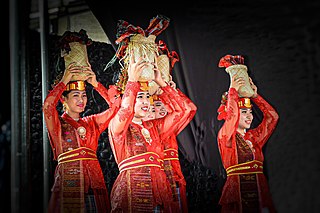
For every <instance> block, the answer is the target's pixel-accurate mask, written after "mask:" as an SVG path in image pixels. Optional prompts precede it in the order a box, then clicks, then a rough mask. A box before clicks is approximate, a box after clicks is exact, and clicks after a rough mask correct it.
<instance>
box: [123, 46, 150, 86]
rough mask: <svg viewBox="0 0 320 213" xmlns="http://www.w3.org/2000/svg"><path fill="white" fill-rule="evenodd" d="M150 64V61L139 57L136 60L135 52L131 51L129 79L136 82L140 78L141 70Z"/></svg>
mask: <svg viewBox="0 0 320 213" xmlns="http://www.w3.org/2000/svg"><path fill="white" fill-rule="evenodd" d="M147 66H148V62H146V61H145V60H143V58H142V57H139V58H138V60H137V61H135V60H134V52H133V51H132V52H131V56H130V62H129V66H128V81H133V82H136V81H138V80H139V78H140V75H141V72H142V70H143V69H145V68H146V67H147Z"/></svg>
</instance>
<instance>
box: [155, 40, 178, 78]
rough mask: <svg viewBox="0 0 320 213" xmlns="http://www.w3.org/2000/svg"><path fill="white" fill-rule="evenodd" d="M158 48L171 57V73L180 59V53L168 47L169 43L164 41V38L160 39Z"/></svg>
mask: <svg viewBox="0 0 320 213" xmlns="http://www.w3.org/2000/svg"><path fill="white" fill-rule="evenodd" d="M158 49H159V52H160V53H161V54H166V55H167V56H168V57H169V61H170V73H171V72H172V69H173V67H174V64H175V63H176V62H178V61H180V58H179V55H178V53H177V52H176V51H171V52H170V50H169V49H168V47H167V44H166V43H164V41H163V40H159V42H158Z"/></svg>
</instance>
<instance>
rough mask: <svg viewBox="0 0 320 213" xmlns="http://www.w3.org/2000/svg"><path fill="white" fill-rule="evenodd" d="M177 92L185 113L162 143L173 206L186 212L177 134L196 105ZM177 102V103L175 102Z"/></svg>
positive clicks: (195, 109) (195, 108) (184, 185)
mask: <svg viewBox="0 0 320 213" xmlns="http://www.w3.org/2000/svg"><path fill="white" fill-rule="evenodd" d="M177 91H178V94H179V95H180V96H181V97H182V98H183V99H184V101H185V102H184V103H183V106H182V107H185V112H186V113H185V114H184V116H183V118H181V120H180V121H179V126H176V130H175V131H174V133H173V134H172V135H170V136H169V137H168V138H167V139H166V140H165V141H164V142H163V143H164V148H165V150H164V170H165V173H166V174H167V178H168V180H169V183H170V187H171V190H172V194H173V200H174V205H173V206H174V207H173V208H178V209H180V210H179V212H188V203H187V194H186V181H185V179H184V176H183V173H182V170H181V165H180V161H179V154H178V148H179V147H178V142H177V138H176V137H177V135H178V134H179V133H180V132H181V131H182V130H183V129H184V128H185V127H186V126H187V125H188V124H189V123H190V121H191V120H192V119H193V117H194V115H195V114H196V111H197V107H196V105H195V104H194V103H193V102H192V101H191V100H190V99H189V98H188V97H187V96H185V94H183V93H182V92H181V91H180V90H179V89H177ZM176 104H179V103H176ZM166 108H167V109H168V110H169V111H170V110H171V108H172V107H170V106H168V105H166Z"/></svg>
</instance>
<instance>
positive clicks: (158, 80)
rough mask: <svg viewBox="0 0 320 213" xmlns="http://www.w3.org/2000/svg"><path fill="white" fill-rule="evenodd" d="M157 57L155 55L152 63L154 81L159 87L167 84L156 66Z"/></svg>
mask: <svg viewBox="0 0 320 213" xmlns="http://www.w3.org/2000/svg"><path fill="white" fill-rule="evenodd" d="M157 60H158V59H157V57H155V62H154V63H152V65H153V70H154V82H156V83H157V84H158V85H159V86H160V87H165V86H167V84H166V82H165V81H164V80H163V78H162V75H161V72H160V70H159V68H158V65H157V64H158V63H157Z"/></svg>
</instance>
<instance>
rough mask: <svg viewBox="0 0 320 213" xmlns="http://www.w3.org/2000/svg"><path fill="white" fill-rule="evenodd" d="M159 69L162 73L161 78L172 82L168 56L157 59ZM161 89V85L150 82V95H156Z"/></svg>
mask: <svg viewBox="0 0 320 213" xmlns="http://www.w3.org/2000/svg"><path fill="white" fill-rule="evenodd" d="M157 65H158V69H159V70H160V72H161V76H162V78H163V80H164V81H166V82H169V80H170V63H169V57H168V56H167V55H160V56H158V58H157ZM158 89H159V85H158V84H157V83H155V82H154V81H151V82H149V93H150V95H154V94H155V93H156V92H157V90H158Z"/></svg>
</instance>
